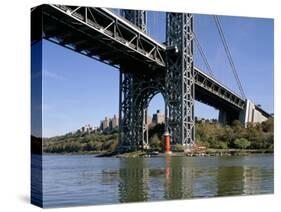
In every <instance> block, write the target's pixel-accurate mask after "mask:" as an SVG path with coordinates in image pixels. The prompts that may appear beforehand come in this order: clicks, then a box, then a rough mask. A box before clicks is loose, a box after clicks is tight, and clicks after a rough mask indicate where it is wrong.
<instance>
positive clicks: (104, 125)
mask: <svg viewBox="0 0 281 212" xmlns="http://www.w3.org/2000/svg"><path fill="white" fill-rule="evenodd" d="M118 126H119V118H118V117H117V116H116V115H115V114H114V116H113V118H107V117H105V118H104V120H101V125H100V129H101V130H102V131H110V130H113V129H116V128H117V127H118Z"/></svg>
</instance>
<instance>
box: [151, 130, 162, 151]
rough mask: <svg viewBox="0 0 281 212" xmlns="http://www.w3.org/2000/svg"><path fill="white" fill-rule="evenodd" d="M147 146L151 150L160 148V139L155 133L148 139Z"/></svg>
mask: <svg viewBox="0 0 281 212" xmlns="http://www.w3.org/2000/svg"><path fill="white" fill-rule="evenodd" d="M149 146H150V148H151V149H152V150H158V151H161V150H162V143H161V140H160V139H159V137H158V135H157V134H156V133H155V134H154V135H153V136H152V137H151V138H150V139H149Z"/></svg>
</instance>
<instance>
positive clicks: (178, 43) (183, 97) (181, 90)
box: [165, 13, 195, 149]
mask: <svg viewBox="0 0 281 212" xmlns="http://www.w3.org/2000/svg"><path fill="white" fill-rule="evenodd" d="M166 24H167V25H166V26H167V29H166V43H167V48H168V49H167V51H166V80H165V81H166V82H165V94H166V130H168V131H169V132H170V134H171V142H172V144H182V145H183V147H184V148H185V149H186V148H189V147H191V146H192V145H193V144H194V136H195V122H194V100H195V96H194V93H195V80H194V69H193V16H192V15H191V14H185V13H167V20H166Z"/></svg>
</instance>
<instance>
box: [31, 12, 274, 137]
mask: <svg viewBox="0 0 281 212" xmlns="http://www.w3.org/2000/svg"><path fill="white" fill-rule="evenodd" d="M158 18H159V20H158V23H159V25H165V24H164V23H163V22H164V16H163V14H160V15H159V17H158ZM148 20H152V19H148ZM221 20H222V24H223V26H224V29H225V34H226V38H227V40H228V41H229V45H230V50H231V52H232V54H233V58H234V60H235V64H236V66H237V67H238V72H239V75H240V79H241V81H242V84H243V86H244V89H245V91H246V96H247V97H248V98H249V99H251V100H253V101H254V102H255V103H257V104H261V105H262V108H264V109H265V110H266V111H268V112H269V113H273V110H274V108H273V34H272V32H273V21H272V19H260V18H259V19H256V18H243V17H230V16H228V17H226V16H223V17H221ZM195 22H196V24H195V31H196V34H197V37H198V39H199V40H200V42H201V45H202V46H203V47H204V50H205V53H206V55H207V58H209V63H210V65H211V67H212V69H213V71H214V72H215V73H214V74H215V78H216V79H218V80H219V81H221V82H223V83H224V84H226V85H227V86H228V87H230V88H231V89H232V90H237V89H236V88H232V87H231V86H230V85H235V82H234V77H233V76H232V75H231V71H230V68H229V65H228V64H227V60H226V57H225V54H224V52H223V49H222V47H221V46H219V45H220V44H219V37H218V35H217V32H216V30H215V27H214V26H212V25H213V24H214V23H212V17H211V16H207V15H196V16H195ZM163 27H164V26H163ZM236 30H242V31H243V32H242V33H239V34H238V33H235V31H236ZM148 31H149V32H151V33H153V31H154V33H156V34H155V35H154V36H153V35H152V36H153V37H156V38H158V40H160V41H161V40H162V41H163V38H164V35H163V32H164V30H163V28H161V27H160V28H159V29H158V30H156V29H154V30H153V29H148ZM206 33H208V36H207V37H204V34H206ZM212 40H215V42H212ZM42 43H43V88H44V89H43V92H44V95H43V96H44V99H43V114H48V115H45V116H44V119H43V126H44V127H43V136H44V137H51V136H55V135H59V134H63V133H65V132H67V131H71V130H73V129H77V128H79V127H80V126H82V125H84V124H85V123H93V124H94V125H98V123H99V121H100V120H101V119H102V117H104V116H106V115H108V114H118V105H119V99H118V98H119V93H118V89H119V81H118V80H119V71H117V70H116V69H114V68H112V67H110V66H108V65H105V64H103V63H101V62H98V61H95V60H93V59H90V58H87V57H85V56H82V55H79V54H77V53H75V52H72V51H71V50H68V49H65V48H61V47H59V46H57V45H55V44H53V43H51V42H49V41H45V40H44V41H42ZM35 45H37V44H35ZM32 48H36V46H33V47H32ZM259 48H262V49H263V51H258V49H259ZM241 49H242V50H243V51H241ZM196 58H197V59H196ZM195 59H196V60H195V65H196V66H197V67H199V68H201V69H203V70H206V68H204V64H203V63H202V60H201V59H200V57H198V53H196V50H195ZM261 60H262V61H263V62H262V64H260V63H259V61H261ZM61 61H63V62H61ZM64 61H65V62H64ZM81 72H82V73H83V74H81ZM252 76H255V77H252ZM249 81H251V82H252V83H246V82H249ZM237 93H238V92H237ZM195 104H196V107H195V115H196V116H198V117H204V118H217V116H218V111H217V110H215V109H213V108H211V107H208V106H206V105H203V104H201V103H198V102H196V103H195ZM157 109H160V110H161V111H164V100H163V97H162V96H161V94H158V95H156V96H155V97H154V98H153V99H152V101H151V103H150V104H149V111H156V110H157ZM94 115H96V116H95V117H93V116H94ZM92 119H94V120H92Z"/></svg>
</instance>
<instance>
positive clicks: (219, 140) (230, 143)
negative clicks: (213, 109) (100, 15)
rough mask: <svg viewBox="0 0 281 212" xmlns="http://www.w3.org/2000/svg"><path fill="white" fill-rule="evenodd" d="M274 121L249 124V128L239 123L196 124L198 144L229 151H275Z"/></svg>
mask: <svg viewBox="0 0 281 212" xmlns="http://www.w3.org/2000/svg"><path fill="white" fill-rule="evenodd" d="M273 129H274V120H273V119H272V118H270V119H268V120H267V121H265V122H262V123H261V124H248V126H247V128H245V127H244V126H242V125H241V123H240V122H239V121H234V122H233V123H232V124H231V125H230V126H222V125H220V124H217V123H196V127H195V130H196V132H195V136H196V137H195V139H196V143H197V144H201V145H204V146H206V147H207V148H216V149H227V148H239V149H241V148H242V149H245V148H250V149H271V150H272V149H273V148H274V142H273Z"/></svg>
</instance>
